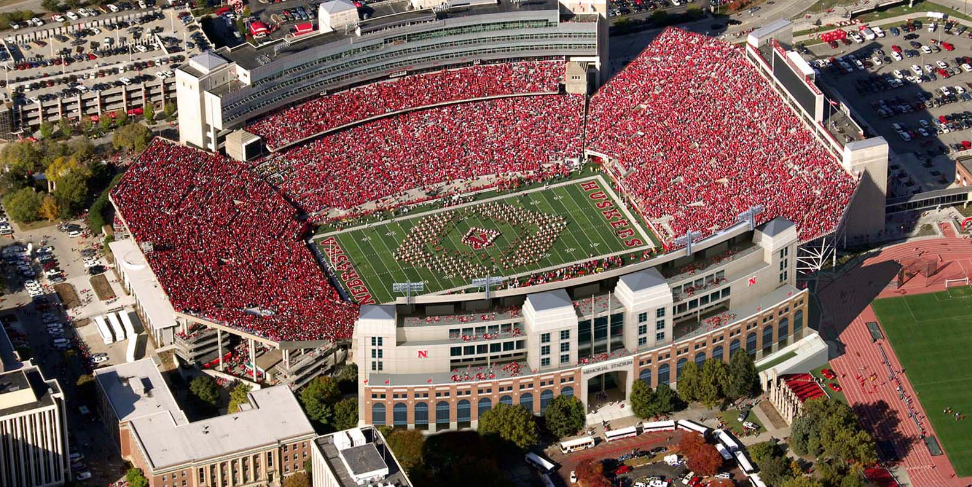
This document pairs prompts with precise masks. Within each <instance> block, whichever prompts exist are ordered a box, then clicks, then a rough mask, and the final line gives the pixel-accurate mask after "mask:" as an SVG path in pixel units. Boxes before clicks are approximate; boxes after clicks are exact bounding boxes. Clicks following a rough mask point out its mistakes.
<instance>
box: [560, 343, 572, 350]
mask: <svg viewBox="0 0 972 487" xmlns="http://www.w3.org/2000/svg"><path fill="white" fill-rule="evenodd" d="M560 351H561V352H569V351H570V342H564V343H561V344H560Z"/></svg>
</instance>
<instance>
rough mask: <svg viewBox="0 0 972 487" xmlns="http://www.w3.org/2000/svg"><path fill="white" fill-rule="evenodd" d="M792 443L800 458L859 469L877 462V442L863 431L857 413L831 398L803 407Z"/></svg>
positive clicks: (811, 401)
mask: <svg viewBox="0 0 972 487" xmlns="http://www.w3.org/2000/svg"><path fill="white" fill-rule="evenodd" d="M789 443H790V447H791V448H793V451H794V452H795V453H797V454H798V455H809V456H816V457H821V456H823V457H829V458H833V459H835V460H837V461H839V462H842V463H853V464H859V465H861V464H869V463H873V462H874V461H876V460H877V453H876V449H875V446H874V440H873V439H872V438H871V436H870V435H869V434H868V433H867V432H866V431H864V430H862V429H861V427H860V424H858V422H857V416H856V415H855V414H854V411H853V410H852V409H851V408H850V407H849V406H847V405H846V404H844V403H842V402H840V401H837V400H834V399H830V398H821V399H813V400H810V401H807V402H806V403H805V404H804V410H803V414H802V415H801V416H800V417H798V418H796V419H795V420H794V421H793V424H792V425H791V432H790V439H789Z"/></svg>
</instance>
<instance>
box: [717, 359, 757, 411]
mask: <svg viewBox="0 0 972 487" xmlns="http://www.w3.org/2000/svg"><path fill="white" fill-rule="evenodd" d="M760 392H761V387H760V385H759V372H757V371H756V363H755V362H753V358H752V357H751V356H749V354H748V353H746V352H745V351H743V350H737V351H736V353H734V354H732V357H730V358H729V381H728V383H727V384H726V389H725V394H726V398H727V399H729V400H730V401H738V400H739V399H742V398H744V397H754V396H756V395H757V394H759V393H760Z"/></svg>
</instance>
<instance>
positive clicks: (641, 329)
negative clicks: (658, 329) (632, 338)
mask: <svg viewBox="0 0 972 487" xmlns="http://www.w3.org/2000/svg"><path fill="white" fill-rule="evenodd" d="M645 333H648V325H638V334H639V335H644V334H645Z"/></svg>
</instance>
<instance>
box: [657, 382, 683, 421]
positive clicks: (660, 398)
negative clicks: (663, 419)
mask: <svg viewBox="0 0 972 487" xmlns="http://www.w3.org/2000/svg"><path fill="white" fill-rule="evenodd" d="M655 402H656V403H657V404H658V406H657V408H658V411H659V413H658V414H659V415H665V414H671V413H673V412H675V411H678V410H679V409H682V408H683V407H684V406H685V405H684V404H682V402H681V401H679V399H678V395H677V394H675V391H673V390H672V388H671V387H669V385H668V384H658V387H656V388H655Z"/></svg>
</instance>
